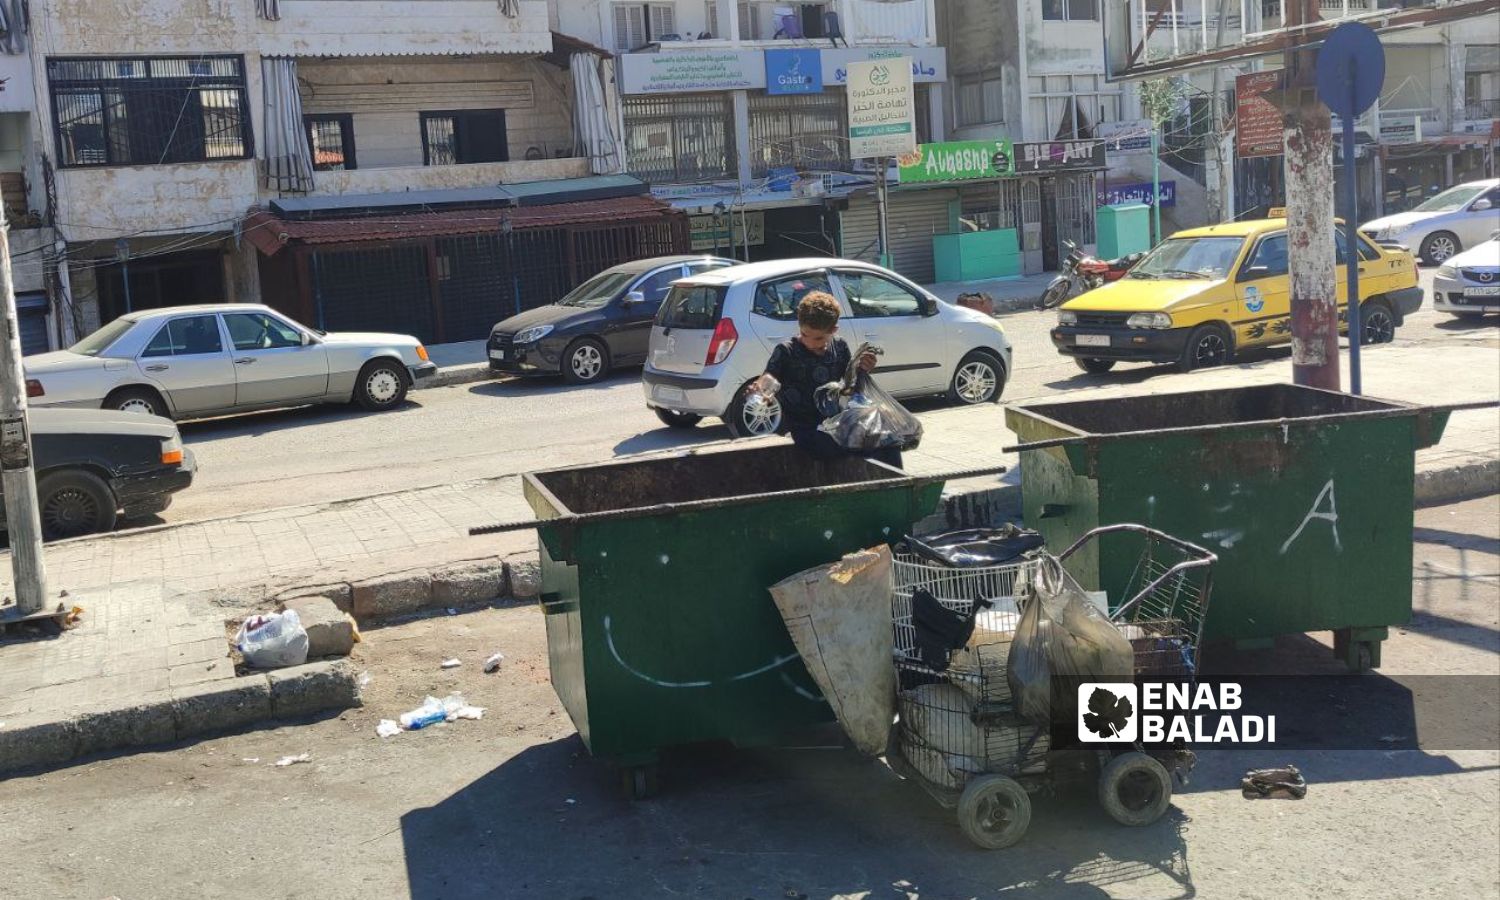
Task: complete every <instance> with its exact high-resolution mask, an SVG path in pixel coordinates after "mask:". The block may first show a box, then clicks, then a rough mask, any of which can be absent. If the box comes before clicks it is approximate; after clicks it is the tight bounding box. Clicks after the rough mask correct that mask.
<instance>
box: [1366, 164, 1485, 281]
mask: <svg viewBox="0 0 1500 900" xmlns="http://www.w3.org/2000/svg"><path fill="white" fill-rule="evenodd" d="M1496 228H1500V178H1490V179H1487V180H1485V181H1471V182H1469V183H1467V184H1460V185H1458V186H1457V187H1451V188H1449V189H1448V190H1446V191H1443V192H1442V193H1441V194H1438V195H1437V196H1436V197H1431V198H1429V199H1427V200H1425V201H1423V202H1422V203H1421V204H1419V205H1418V206H1417V207H1416V208H1414V209H1410V210H1407V211H1406V212H1404V213H1396V214H1395V215H1391V216H1385V217H1384V218H1380V219H1375V220H1374V221H1371V222H1366V223H1365V224H1363V225H1361V226H1359V230H1360V231H1363V232H1364V233H1365V234H1366V235H1368V236H1369V238H1370V240H1373V241H1376V242H1389V243H1397V244H1401V245H1402V246H1404V247H1406V249H1408V250H1410V251H1411V252H1412V253H1414V254H1416V255H1417V257H1419V258H1420V259H1423V260H1425V261H1427V262H1428V263H1430V264H1433V265H1437V264H1440V263H1445V262H1447V261H1448V259H1449V258H1450V257H1452V256H1455V255H1456V254H1459V253H1462V252H1463V251H1464V250H1465V249H1467V248H1469V247H1473V246H1474V245H1476V244H1481V243H1483V242H1484V241H1485V240H1487V239H1488V238H1489V236H1490V232H1492V231H1494V230H1495V229H1496Z"/></svg>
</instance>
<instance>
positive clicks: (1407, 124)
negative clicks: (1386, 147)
mask: <svg viewBox="0 0 1500 900" xmlns="http://www.w3.org/2000/svg"><path fill="white" fill-rule="evenodd" d="M1421 141H1422V117H1421V116H1381V117H1380V143H1382V144H1418V143H1421Z"/></svg>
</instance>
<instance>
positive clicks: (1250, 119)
mask: <svg viewBox="0 0 1500 900" xmlns="http://www.w3.org/2000/svg"><path fill="white" fill-rule="evenodd" d="M1282 71H1283V70H1281V69H1273V70H1272V71H1269V72H1254V73H1251V74H1249V75H1240V76H1238V77H1236V78H1235V79H1234V102H1235V123H1234V124H1235V149H1236V152H1237V153H1238V154H1239V155H1240V156H1242V157H1243V156H1280V155H1281V154H1282V152H1283V147H1284V145H1285V136H1284V133H1283V130H1282V121H1281V107H1279V106H1277V105H1276V104H1275V103H1273V102H1272V101H1271V100H1270V99H1269V98H1268V97H1267V96H1266V95H1267V94H1269V93H1271V92H1273V91H1280V90H1281V84H1282Z"/></svg>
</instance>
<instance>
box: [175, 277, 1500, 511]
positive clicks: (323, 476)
mask: <svg viewBox="0 0 1500 900" xmlns="http://www.w3.org/2000/svg"><path fill="white" fill-rule="evenodd" d="M1431 274H1432V273H1431V270H1427V271H1425V272H1423V274H1422V281H1423V285H1424V287H1426V286H1429V285H1430V281H1431ZM1003 321H1004V324H1005V328H1006V332H1007V334H1009V336H1010V339H1011V342H1012V343H1013V344H1014V347H1015V372H1014V373H1012V378H1011V381H1010V383H1009V384H1008V385H1007V386H1006V390H1005V400H1006V401H1017V400H1021V399H1025V398H1031V397H1038V396H1045V395H1050V394H1059V393H1065V392H1070V391H1078V390H1087V389H1090V388H1096V387H1099V386H1101V385H1108V384H1118V383H1120V382H1122V381H1136V382H1146V381H1148V380H1149V381H1154V380H1155V379H1157V378H1161V377H1170V378H1183V379H1191V378H1192V377H1193V376H1191V375H1186V376H1178V375H1175V374H1174V370H1173V369H1172V368H1171V367H1170V366H1126V367H1122V368H1119V369H1116V371H1115V372H1113V373H1111V374H1110V375H1108V376H1103V377H1098V376H1089V375H1085V374H1083V373H1082V372H1080V371H1079V370H1078V368H1077V367H1076V366H1075V364H1074V363H1073V362H1072V361H1071V360H1069V359H1065V358H1063V357H1061V356H1059V355H1058V354H1057V353H1056V351H1055V350H1054V349H1053V348H1052V345H1051V341H1050V340H1049V339H1048V336H1047V330H1048V329H1049V328H1050V327H1051V325H1052V323H1053V321H1054V315H1053V314H1052V313H1050V312H1038V311H1027V312H1021V313H1015V314H1012V315H1009V316H1007V317H1005V318H1004V320H1003ZM1397 340H1398V342H1400V343H1405V344H1414V343H1415V344H1421V345H1431V346H1432V347H1433V350H1434V365H1435V366H1440V365H1441V348H1442V347H1444V346H1451V345H1460V344H1461V345H1464V346H1473V344H1474V343H1475V342H1476V341H1477V342H1482V343H1485V344H1487V345H1490V346H1495V347H1497V348H1500V328H1497V327H1496V320H1495V319H1494V318H1489V319H1485V320H1481V321H1480V322H1469V321H1464V322H1460V321H1458V320H1456V319H1453V318H1452V317H1450V316H1447V315H1441V314H1438V313H1435V312H1433V311H1432V310H1430V309H1423V310H1422V311H1420V312H1418V313H1417V314H1415V315H1414V316H1412V317H1411V318H1409V319H1408V320H1407V322H1406V324H1405V326H1404V327H1403V328H1402V329H1401V330H1400V331H1399V332H1398V336H1397ZM1290 352H1291V351H1290V349H1289V348H1286V347H1282V348H1278V349H1272V350H1267V351H1261V352H1259V353H1255V354H1247V358H1246V359H1245V360H1244V361H1245V362H1250V363H1255V362H1257V361H1259V362H1265V361H1268V360H1269V361H1277V360H1281V361H1284V360H1285V359H1287V358H1288V357H1289V356H1290ZM411 396H412V399H411V401H410V402H409V403H408V404H407V405H406V406H405V407H404V408H402V409H400V410H398V411H394V412H389V413H380V414H369V413H364V412H361V411H359V410H356V409H352V408H347V407H306V408H301V409H291V410H284V411H279V412H272V413H264V414H259V415H250V416H239V417H236V418H229V419H219V420H212V421H206V422H194V423H185V424H184V425H183V426H182V432H183V437H184V439H185V440H186V441H187V443H188V444H189V446H191V447H192V450H193V452H194V454H196V456H197V459H198V463H199V467H200V471H199V475H198V478H197V481H196V483H195V484H194V485H193V487H192V489H191V490H188V491H185V492H183V493H181V494H179V495H178V497H177V499H176V501H175V503H174V505H173V507H172V509H171V510H169V511H168V512H167V513H166V515H165V516H164V517H163V518H164V519H165V520H166V521H169V522H185V521H192V520H197V519H204V518H214V517H219V516H227V515H236V514H240V513H245V512H252V511H259V510H264V509H274V508H277V507H282V506H290V505H297V504H304V503H319V502H330V501H336V500H342V499H348V498H352V497H361V496H367V495H370V494H375V493H383V492H388V491H401V490H409V489H412V488H420V487H429V486H432V485H437V484H448V483H453V482H460V481H468V480H473V479H480V478H491V477H496V476H502V475H513V474H519V473H523V472H527V471H532V470H535V469H538V468H544V467H549V466H557V465H571V464H583V463H589V462H597V461H600V460H604V459H608V458H610V457H612V456H615V455H618V454H627V453H634V452H640V451H645V450H659V449H664V448H668V447H672V446H684V445H688V444H692V443H697V442H703V441H709V440H723V439H725V438H727V437H728V432H727V430H726V429H725V428H724V427H723V426H722V425H721V424H718V423H705V424H704V425H701V426H699V427H698V428H697V429H694V430H693V431H691V432H673V431H669V430H668V429H667V428H665V427H664V426H662V425H661V424H660V422H658V421H657V419H656V417H655V416H654V415H652V414H651V412H650V411H648V410H647V409H646V406H645V402H644V399H643V397H642V394H641V388H640V383H639V374H638V370H634V371H632V370H626V371H622V372H620V373H617V374H616V375H615V376H614V377H612V378H610V379H608V380H607V381H605V382H603V383H600V384H598V385H594V386H591V387H570V386H568V385H565V384H563V383H562V382H561V381H559V380H555V379H547V380H535V381H519V380H500V381H493V382H481V383H477V384H470V385H458V386H453V387H447V388H436V389H429V390H421V391H414V392H413V393H412V395H411ZM912 406H913V408H914V410H915V411H917V412H918V414H919V415H921V416H922V417H923V418H924V419H928V420H933V419H934V417H936V418H937V419H938V420H939V421H938V422H935V423H934V424H929V425H928V428H929V430H931V429H934V428H937V427H941V426H942V423H948V422H953V421H955V419H954V417H955V416H958V415H962V416H965V417H967V416H980V417H989V418H990V420H992V421H993V424H994V427H995V428H996V429H1001V428H1003V418H1002V413H1001V411H1000V408H999V407H994V406H989V407H984V408H973V409H964V410H953V409H949V408H947V407H946V406H945V405H944V404H942V403H939V402H936V401H923V402H918V403H914V404H912ZM984 427H986V428H988V423H987V424H986V425H985V426H984ZM993 433H995V434H1000V433H1003V432H1001V431H999V430H997V431H995V432H993Z"/></svg>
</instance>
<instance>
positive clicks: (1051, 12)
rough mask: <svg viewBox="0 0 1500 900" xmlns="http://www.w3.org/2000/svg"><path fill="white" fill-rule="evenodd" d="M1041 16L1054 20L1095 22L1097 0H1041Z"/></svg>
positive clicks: (1097, 10)
mask: <svg viewBox="0 0 1500 900" xmlns="http://www.w3.org/2000/svg"><path fill="white" fill-rule="evenodd" d="M1042 18H1043V19H1047V20H1049V21H1054V22H1097V21H1098V20H1099V0H1042Z"/></svg>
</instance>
